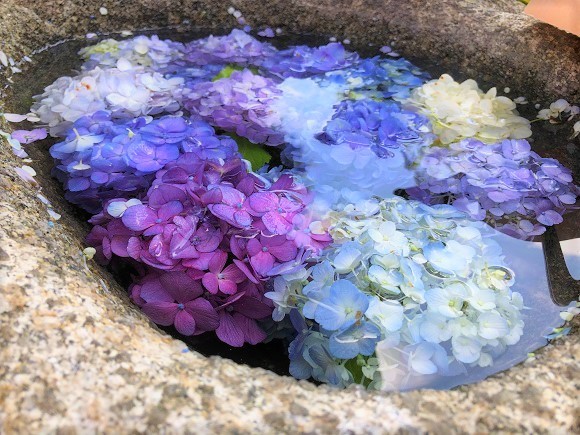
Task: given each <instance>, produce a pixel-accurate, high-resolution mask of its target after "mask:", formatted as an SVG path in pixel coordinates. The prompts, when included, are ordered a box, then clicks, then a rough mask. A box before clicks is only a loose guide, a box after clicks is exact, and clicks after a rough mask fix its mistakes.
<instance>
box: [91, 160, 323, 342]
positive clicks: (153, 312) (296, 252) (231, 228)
mask: <svg viewBox="0 0 580 435" xmlns="http://www.w3.org/2000/svg"><path fill="white" fill-rule="evenodd" d="M309 200H310V195H309V194H308V192H307V190H306V188H305V187H304V186H302V185H301V184H299V183H297V182H296V180H294V178H293V177H292V176H291V175H289V174H282V175H281V176H280V177H279V178H278V179H277V180H276V181H275V182H273V183H270V182H269V181H268V180H266V179H264V178H262V177H258V176H256V175H254V174H252V173H250V172H248V171H247V168H246V166H245V163H244V162H243V161H242V160H241V159H239V158H237V157H235V156H233V157H229V158H226V159H221V160H204V159H202V158H200V156H198V155H197V154H195V153H185V154H183V155H182V156H180V157H179V158H178V159H177V160H175V161H173V162H170V163H168V164H166V165H165V167H164V168H163V169H162V170H158V171H157V173H156V177H155V180H153V182H152V185H151V187H150V188H149V190H148V191H147V194H146V195H145V196H144V197H143V198H142V199H141V200H139V201H135V202H134V203H131V204H129V202H130V201H127V200H126V199H124V198H115V199H112V200H110V201H108V202H107V203H106V206H105V208H104V210H103V211H102V212H101V213H99V214H98V215H95V216H94V217H93V218H92V219H91V223H92V224H94V227H93V229H92V231H91V233H90V234H89V236H88V237H87V242H88V243H89V244H90V245H91V246H93V247H94V248H95V249H96V251H97V254H96V258H97V260H98V261H99V262H101V263H105V264H106V263H108V262H110V261H111V260H113V259H114V258H122V259H126V260H127V261H131V262H134V263H137V264H141V265H144V266H145V267H146V270H147V271H148V273H147V274H145V275H144V277H143V278H142V279H141V281H140V283H137V284H135V285H134V286H133V288H132V290H131V292H132V295H133V299H134V300H135V302H136V303H138V304H139V305H141V306H142V307H143V311H144V312H145V313H146V314H148V315H149V316H150V317H151V319H152V320H153V321H155V322H156V323H158V324H160V325H163V326H170V325H174V326H175V328H176V329H177V331H178V332H180V333H182V334H184V335H192V334H198V333H202V332H205V331H210V330H215V331H216V334H217V336H218V337H219V338H220V339H221V340H222V341H224V342H226V343H228V344H230V345H231V346H241V345H243V343H244V342H247V343H252V344H255V343H257V342H260V341H262V340H263V339H265V338H266V334H265V333H264V332H263V331H261V329H260V328H259V326H258V324H257V323H256V322H257V321H258V320H260V319H262V318H265V317H268V316H269V315H271V311H272V305H271V303H270V302H269V300H268V299H266V298H264V293H265V289H264V282H265V281H266V280H268V279H270V278H271V277H272V276H276V275H282V274H285V273H289V272H291V271H292V270H294V269H295V268H296V267H299V266H303V265H304V262H305V261H306V260H307V259H308V258H309V257H311V256H316V255H319V254H320V252H321V251H322V249H323V248H324V247H325V246H327V245H328V243H330V241H331V239H330V236H329V235H328V234H327V233H324V232H323V233H316V234H311V233H312V232H310V231H308V227H309V226H310V224H311V218H309V214H308V210H307V208H306V207H307V205H308V203H309ZM131 201H134V200H131ZM300 234H302V236H300ZM307 234H310V235H309V236H307ZM290 264H292V267H289V265H290ZM273 271H274V272H273ZM153 275H155V277H152V276H153ZM167 275H169V277H167ZM184 282H189V283H190V284H188V285H185V284H183V283H184ZM172 283H176V284H175V285H174V284H172Z"/></svg>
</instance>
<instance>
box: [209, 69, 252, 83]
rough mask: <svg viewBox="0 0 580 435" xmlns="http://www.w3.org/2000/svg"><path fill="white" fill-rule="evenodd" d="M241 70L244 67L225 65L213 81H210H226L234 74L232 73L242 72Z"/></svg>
mask: <svg viewBox="0 0 580 435" xmlns="http://www.w3.org/2000/svg"><path fill="white" fill-rule="evenodd" d="M243 69H244V67H242V66H239V65H227V66H226V67H225V68H223V69H222V70H221V71H220V72H219V73H217V75H216V76H215V77H214V78H213V79H211V81H212V82H215V81H217V80H219V79H227V78H228V77H230V76H231V75H232V74H233V73H234V71H242V70H243Z"/></svg>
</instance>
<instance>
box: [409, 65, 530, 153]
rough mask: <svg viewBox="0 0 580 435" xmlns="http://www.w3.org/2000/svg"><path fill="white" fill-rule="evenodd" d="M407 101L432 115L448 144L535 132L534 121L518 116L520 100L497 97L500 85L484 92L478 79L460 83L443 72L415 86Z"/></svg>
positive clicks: (495, 140)
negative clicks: (464, 140)
mask: <svg viewBox="0 0 580 435" xmlns="http://www.w3.org/2000/svg"><path fill="white" fill-rule="evenodd" d="M403 103H404V105H405V106H407V107H409V108H415V109H416V110H418V111H419V112H420V113H422V114H424V115H426V116H428V117H429V118H430V119H431V122H432V124H433V132H434V133H435V134H436V135H437V136H438V137H439V140H440V141H441V142H442V143H444V144H449V143H452V142H456V141H459V140H461V139H464V138H468V137H471V138H477V139H479V140H481V141H483V142H486V143H494V142H497V141H500V140H502V139H524V138H527V137H530V136H531V134H532V131H531V129H530V122H529V121H528V120H527V119H525V118H522V117H521V116H519V115H518V112H517V110H516V103H514V102H513V101H512V100H511V99H509V98H507V97H503V96H497V90H496V88H491V89H490V90H489V91H487V92H483V91H482V90H481V89H480V88H479V87H478V85H477V82H475V81H474V80H466V81H464V82H462V83H458V82H456V81H455V80H453V78H452V77H451V76H450V75H448V74H443V75H442V76H441V77H440V78H439V79H438V80H431V81H429V82H427V83H425V84H424V85H423V86H421V87H418V88H415V89H414V90H413V91H412V92H411V96H410V97H409V99H407V100H405V101H404V102H403Z"/></svg>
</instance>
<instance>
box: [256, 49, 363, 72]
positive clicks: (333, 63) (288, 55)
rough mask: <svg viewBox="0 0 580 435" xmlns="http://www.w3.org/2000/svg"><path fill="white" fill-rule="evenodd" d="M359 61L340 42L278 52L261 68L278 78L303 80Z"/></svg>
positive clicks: (264, 62)
mask: <svg viewBox="0 0 580 435" xmlns="http://www.w3.org/2000/svg"><path fill="white" fill-rule="evenodd" d="M358 61H359V56H358V54H356V53H353V52H350V51H347V50H346V49H345V48H344V46H343V45H342V44H341V43H340V42H331V43H330V44H327V45H323V46H320V47H309V46H307V45H298V46H295V47H291V48H289V49H287V50H281V51H278V52H277V53H275V54H273V55H270V56H269V57H267V58H266V59H265V60H264V61H263V62H262V64H261V66H260V67H261V69H262V70H265V71H267V72H269V73H271V74H274V75H276V76H278V77H283V78H286V77H296V78H303V77H310V76H312V75H315V74H320V73H325V72H327V71H333V70H337V69H342V68H348V67H350V66H352V65H355V64H356V63H357V62H358Z"/></svg>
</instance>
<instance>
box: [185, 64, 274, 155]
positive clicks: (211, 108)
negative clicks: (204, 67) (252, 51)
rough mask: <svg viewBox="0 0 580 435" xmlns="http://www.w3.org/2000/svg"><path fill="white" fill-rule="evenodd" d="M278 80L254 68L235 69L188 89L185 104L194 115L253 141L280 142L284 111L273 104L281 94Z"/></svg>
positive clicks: (267, 143) (272, 143)
mask: <svg viewBox="0 0 580 435" xmlns="http://www.w3.org/2000/svg"><path fill="white" fill-rule="evenodd" d="M281 93H282V92H281V91H280V90H278V89H277V88H276V85H275V83H274V82H273V81H272V80H271V79H268V78H266V77H262V76H259V75H256V74H254V73H252V72H251V71H250V70H244V71H235V72H233V73H232V75H231V76H230V77H228V78H223V79H219V80H216V81H215V82H203V83H199V84H197V85H194V86H193V88H191V89H188V90H186V91H185V92H184V101H185V107H186V108H187V109H188V110H189V111H190V112H191V114H192V116H198V117H200V118H201V119H203V120H205V121H207V122H209V123H210V124H212V125H214V126H216V127H219V128H222V129H224V130H226V131H231V132H234V133H236V134H237V135H238V136H241V137H245V138H247V139H249V140H250V142H252V143H264V144H266V145H273V146H275V145H280V144H282V143H283V141H284V135H283V134H282V133H281V132H280V131H278V130H277V127H279V126H280V114H279V113H276V111H274V110H273V109H272V104H273V102H274V101H275V99H276V98H278V97H279V96H280V95H281Z"/></svg>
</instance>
